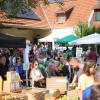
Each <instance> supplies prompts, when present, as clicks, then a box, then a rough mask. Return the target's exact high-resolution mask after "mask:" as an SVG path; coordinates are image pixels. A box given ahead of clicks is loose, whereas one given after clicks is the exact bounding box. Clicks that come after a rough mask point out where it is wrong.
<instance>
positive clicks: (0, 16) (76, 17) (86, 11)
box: [0, 0, 100, 40]
mask: <svg viewBox="0 0 100 100" xmlns="http://www.w3.org/2000/svg"><path fill="white" fill-rule="evenodd" d="M49 1H50V3H49V4H48V5H45V4H44V3H43V1H42V0H40V1H39V2H38V5H37V7H36V8H32V10H33V12H35V14H36V15H37V16H39V18H40V20H32V19H21V18H7V17H5V13H4V12H1V13H0V23H2V24H3V25H5V26H7V27H11V28H10V29H0V32H3V33H9V34H13V35H17V36H24V37H26V38H27V39H30V40H33V39H34V37H35V36H37V35H39V36H40V38H43V37H45V36H47V35H50V34H58V36H59V37H61V36H64V35H65V36H66V35H68V34H74V30H75V28H76V27H77V24H78V23H79V22H85V23H88V24H89V25H91V24H93V25H96V26H98V25H100V23H99V20H100V16H99V15H100V9H99V8H100V5H98V3H97V2H99V0H98V1H97V0H64V1H65V2H64V3H63V4H62V5H60V4H58V3H55V2H51V1H52V0H49ZM59 34H60V35H59ZM56 36H57V35H56ZM59 37H55V38H59Z"/></svg>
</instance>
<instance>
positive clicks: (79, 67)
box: [69, 57, 84, 86]
mask: <svg viewBox="0 0 100 100" xmlns="http://www.w3.org/2000/svg"><path fill="white" fill-rule="evenodd" d="M69 64H70V66H71V67H72V69H74V78H73V81H72V83H73V84H74V85H75V86H77V83H78V79H79V77H80V75H81V74H82V73H83V68H84V63H81V61H80V60H78V59H77V58H75V57H72V58H71V59H70V61H69Z"/></svg>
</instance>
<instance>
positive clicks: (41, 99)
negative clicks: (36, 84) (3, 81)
mask: <svg viewBox="0 0 100 100" xmlns="http://www.w3.org/2000/svg"><path fill="white" fill-rule="evenodd" d="M24 92H25V93H26V94H27V96H28V100H45V94H47V93H48V90H46V89H40V88H33V89H31V90H24Z"/></svg>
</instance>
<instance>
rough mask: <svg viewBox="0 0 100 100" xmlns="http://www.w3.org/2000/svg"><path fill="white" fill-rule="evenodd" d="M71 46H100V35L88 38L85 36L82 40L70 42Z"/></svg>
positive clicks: (95, 34)
mask: <svg viewBox="0 0 100 100" xmlns="http://www.w3.org/2000/svg"><path fill="white" fill-rule="evenodd" d="M69 44H71V45H81V44H100V34H98V33H94V34H91V35H88V36H84V37H82V38H80V39H77V40H74V41H71V42H69Z"/></svg>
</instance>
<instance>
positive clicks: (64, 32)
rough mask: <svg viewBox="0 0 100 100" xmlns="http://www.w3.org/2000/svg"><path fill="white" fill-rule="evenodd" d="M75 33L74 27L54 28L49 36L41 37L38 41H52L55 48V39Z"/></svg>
mask: <svg viewBox="0 0 100 100" xmlns="http://www.w3.org/2000/svg"><path fill="white" fill-rule="evenodd" d="M71 34H74V31H73V28H67V29H53V30H52V31H51V34H49V35H48V36H46V37H44V38H41V39H39V40H38V42H51V43H52V49H53V50H54V49H55V47H56V44H55V41H56V40H57V39H61V38H63V37H65V36H68V35H71Z"/></svg>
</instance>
